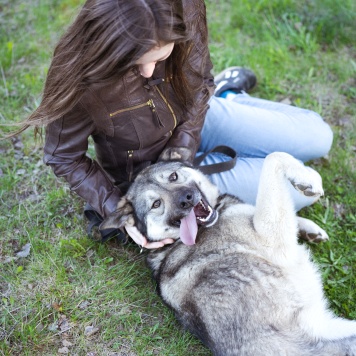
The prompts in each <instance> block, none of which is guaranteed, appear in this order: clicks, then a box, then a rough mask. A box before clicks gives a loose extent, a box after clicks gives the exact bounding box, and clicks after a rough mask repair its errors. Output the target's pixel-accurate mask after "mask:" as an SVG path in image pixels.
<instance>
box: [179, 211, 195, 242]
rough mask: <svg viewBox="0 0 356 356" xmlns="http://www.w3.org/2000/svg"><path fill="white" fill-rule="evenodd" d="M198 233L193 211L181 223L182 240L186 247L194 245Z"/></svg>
mask: <svg viewBox="0 0 356 356" xmlns="http://www.w3.org/2000/svg"><path fill="white" fill-rule="evenodd" d="M197 232H198V225H197V220H196V218H195V214H194V209H192V210H191V212H190V213H189V215H188V216H186V217H185V218H183V219H182V220H181V221H180V239H181V240H182V242H183V243H184V244H185V245H194V244H195V239H196V237H197Z"/></svg>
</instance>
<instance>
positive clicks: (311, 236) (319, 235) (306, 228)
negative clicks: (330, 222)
mask: <svg viewBox="0 0 356 356" xmlns="http://www.w3.org/2000/svg"><path fill="white" fill-rule="evenodd" d="M297 220H298V230H299V232H298V237H300V238H301V239H303V240H305V241H308V242H323V241H326V240H329V236H328V234H327V233H326V231H325V230H323V229H322V228H321V227H320V226H319V225H317V224H316V223H315V222H313V221H311V220H309V219H305V218H301V217H299V216H297Z"/></svg>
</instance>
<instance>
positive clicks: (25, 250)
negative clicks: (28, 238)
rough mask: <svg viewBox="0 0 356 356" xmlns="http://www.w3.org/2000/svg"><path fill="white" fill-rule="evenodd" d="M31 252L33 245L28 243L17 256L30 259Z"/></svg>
mask: <svg viewBox="0 0 356 356" xmlns="http://www.w3.org/2000/svg"><path fill="white" fill-rule="evenodd" d="M30 250H31V244H30V243H28V244H26V245H25V246H24V247H22V250H21V251H19V252H17V253H16V256H17V257H20V258H24V257H28V256H29V255H30Z"/></svg>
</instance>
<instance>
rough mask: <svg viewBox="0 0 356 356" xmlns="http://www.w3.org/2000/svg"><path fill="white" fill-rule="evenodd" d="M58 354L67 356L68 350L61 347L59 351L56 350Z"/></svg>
mask: <svg viewBox="0 0 356 356" xmlns="http://www.w3.org/2000/svg"><path fill="white" fill-rule="evenodd" d="M58 353H59V354H64V355H67V354H69V349H68V347H62V348H61V349H58Z"/></svg>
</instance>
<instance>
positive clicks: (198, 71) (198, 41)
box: [162, 0, 215, 161]
mask: <svg viewBox="0 0 356 356" xmlns="http://www.w3.org/2000/svg"><path fill="white" fill-rule="evenodd" d="M183 9H184V20H185V22H186V24H187V26H188V28H189V29H190V31H191V32H192V33H193V43H192V48H191V52H190V56H189V65H188V66H187V71H186V75H187V76H188V77H189V80H192V81H194V82H195V83H198V84H200V86H201V87H200V88H201V89H200V90H198V91H196V92H195V93H194V98H193V106H192V107H191V108H190V109H189V110H188V111H186V112H185V113H184V114H185V115H184V116H185V117H184V118H183V121H182V123H181V124H180V125H178V126H177V127H176V129H175V130H174V132H173V135H172V137H171V139H170V141H169V142H168V144H167V146H166V147H167V148H168V150H166V151H165V152H166V154H165V157H162V158H163V159H169V158H174V154H175V153H174V152H175V148H177V149H178V148H182V147H184V148H188V149H189V151H190V157H189V159H188V160H190V161H191V160H193V158H194V156H195V154H196V151H197V149H198V147H199V144H200V133H201V130H202V127H203V124H204V119H205V114H206V111H207V110H208V107H209V106H208V100H209V98H210V97H211V95H212V94H213V92H214V88H215V85H214V77H213V75H212V74H211V70H212V68H213V65H212V63H211V60H210V54H209V48H208V29H207V24H206V9H205V4H204V1H202V0H183ZM189 67H190V68H189ZM178 151H179V149H178ZM167 152H168V154H167ZM170 156H171V157H170ZM185 158H186V157H185Z"/></svg>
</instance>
